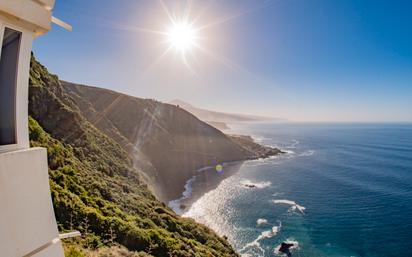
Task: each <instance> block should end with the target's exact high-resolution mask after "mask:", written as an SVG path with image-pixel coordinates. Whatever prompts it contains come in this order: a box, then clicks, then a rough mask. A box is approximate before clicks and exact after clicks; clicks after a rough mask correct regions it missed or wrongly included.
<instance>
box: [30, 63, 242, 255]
mask: <svg viewBox="0 0 412 257" xmlns="http://www.w3.org/2000/svg"><path fill="white" fill-rule="evenodd" d="M102 106H103V105H102ZM80 109H83V107H82V106H81V104H80V102H79V100H78V99H77V100H75V99H74V96H73V95H72V94H69V93H67V90H65V89H64V87H62V86H61V84H60V82H59V80H58V78H57V77H56V76H53V75H51V74H49V73H48V71H47V69H45V67H43V66H42V65H41V64H39V63H38V62H36V61H35V60H34V58H33V59H32V62H31V70H30V99H29V112H30V115H31V116H32V117H33V118H30V121H29V123H30V139H31V144H32V145H33V146H42V147H46V148H47V150H48V158H49V175H50V186H51V191H52V199H53V206H54V210H55V214H56V219H57V221H58V225H59V229H60V230H61V231H65V230H73V229H75V230H80V231H81V232H82V234H83V236H82V238H80V239H76V240H75V241H72V244H73V245H74V246H70V247H68V248H67V249H68V252H70V253H71V254H73V255H72V256H82V253H80V252H83V253H85V252H89V251H92V250H93V249H95V248H102V247H106V249H107V247H112V248H113V250H107V251H109V252H110V251H112V252H119V251H139V252H140V253H135V254H134V255H133V256H187V257H189V256H199V257H200V256H238V255H237V254H236V253H235V252H234V250H233V248H232V247H231V246H230V245H229V243H228V242H227V241H226V240H225V239H223V238H221V237H219V236H217V235H216V234H215V233H214V232H213V231H211V230H210V229H208V228H207V227H205V226H202V225H200V224H197V223H196V222H194V221H193V220H191V219H186V218H181V217H179V216H178V215H176V214H175V213H174V212H173V211H172V210H170V209H169V208H167V207H166V206H165V205H164V204H163V203H161V202H160V201H158V200H157V199H156V198H155V197H154V195H153V194H152V193H151V191H150V190H149V189H148V188H147V186H146V185H145V183H143V181H142V178H141V174H142V173H141V172H140V171H139V170H138V169H136V167H134V166H133V161H132V160H131V159H130V157H129V155H128V153H127V151H126V150H125V149H128V148H127V147H126V148H123V147H122V146H120V145H119V144H118V143H117V142H116V141H118V142H122V140H124V141H125V142H126V143H127V142H128V141H129V139H128V138H127V137H126V136H124V135H123V132H122V133H120V132H119V131H115V132H116V133H118V135H117V136H118V138H115V135H114V132H113V138H115V140H116V141H115V140H113V139H112V138H111V137H109V136H108V134H110V133H108V132H104V133H103V132H102V131H101V130H100V129H99V128H98V127H97V126H96V125H95V124H96V122H93V123H92V122H90V121H89V119H90V117H89V118H86V117H85V116H84V115H83V113H85V112H84V111H80ZM129 118H130V117H129ZM123 122H126V121H123ZM107 126H109V125H107ZM110 129H114V130H116V129H117V127H114V126H110ZM129 129H132V128H129ZM105 131H109V130H105ZM132 132H133V131H131V132H130V133H132ZM125 135H127V134H126V133H125ZM122 144H123V143H122ZM149 149H150V148H149ZM158 155H159V156H161V155H162V152H161V149H160V150H159V152H158ZM116 245H120V246H121V247H126V248H127V249H128V250H118V249H120V248H116V247H117V246H116ZM85 248H87V249H88V250H87V251H84V250H82V249H85ZM121 249H123V248H121ZM105 251H106V250H105ZM75 254H78V255H75ZM125 256H126V255H125ZM130 256H132V255H131V254H130Z"/></svg>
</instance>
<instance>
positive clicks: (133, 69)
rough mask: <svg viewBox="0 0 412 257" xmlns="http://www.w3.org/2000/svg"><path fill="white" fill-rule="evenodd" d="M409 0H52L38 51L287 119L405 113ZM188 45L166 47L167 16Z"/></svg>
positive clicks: (107, 79) (68, 73) (85, 76)
mask: <svg viewBox="0 0 412 257" xmlns="http://www.w3.org/2000/svg"><path fill="white" fill-rule="evenodd" d="M411 10H412V1H408V0H404V1H396V0H394V1H389V0H388V1H380V0H373V1H368V0H363V1H360V0H345V1H330V0H272V1H268V0H267V1H263V0H262V1H256V0H248V1H246V0H226V1H217V0H215V1H193V0H192V1H180V0H179V1H174V0H163V1H160V0H104V1H102V0H87V1H84V0H70V1H64V0H57V1H56V6H55V9H54V10H53V15H54V16H56V17H58V18H60V19H62V20H64V21H65V22H67V23H69V24H71V25H72V26H73V31H72V32H68V31H65V30H64V29H62V28H60V27H57V26H55V25H53V27H52V30H51V31H50V32H49V33H47V34H45V35H43V36H41V37H39V38H37V39H36V40H35V42H34V45H33V51H34V54H35V56H36V57H37V59H38V60H39V61H40V62H41V63H43V64H44V65H45V66H46V67H47V68H48V69H49V71H50V72H52V73H54V74H57V75H58V76H59V77H60V79H63V80H67V81H71V82H74V83H79V84H86V85H93V86H98V87H104V88H108V89H112V90H115V91H119V92H123V93H126V94H129V95H133V96H137V97H143V98H153V99H157V100H160V101H163V102H169V101H171V100H174V99H180V100H183V101H186V102H188V103H191V104H193V105H195V106H198V107H202V108H206V109H211V110H216V111H224V112H233V113H247V114H256V115H265V116H273V117H279V118H284V119H288V120H291V121H321V122H332V121H337V122H412V29H411V28H412V16H411V14H410V11H411ZM169 15H170V16H172V17H174V18H173V19H174V20H178V21H180V20H182V19H184V18H185V19H186V20H187V21H188V22H190V24H192V25H191V26H192V28H193V29H196V30H197V32H196V35H197V39H196V47H192V49H190V50H187V51H185V53H184V54H183V53H181V52H179V51H178V50H176V49H170V47H171V45H170V42H167V40H168V37H167V36H165V35H164V32H167V31H168V29H169V28H170V26H171V24H172V21H171V20H170V18H169Z"/></svg>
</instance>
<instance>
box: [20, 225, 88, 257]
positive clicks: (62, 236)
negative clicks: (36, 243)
mask: <svg viewBox="0 0 412 257" xmlns="http://www.w3.org/2000/svg"><path fill="white" fill-rule="evenodd" d="M77 236H81V234H80V232H79V231H73V232H69V233H64V234H60V235H59V237H56V238H54V239H52V240H51V241H49V242H47V243H45V244H43V245H41V246H40V247H37V248H36V249H34V250H33V251H31V252H29V253H28V254H25V255H23V256H22V257H31V256H33V255H35V254H37V253H39V252H41V251H43V250H44V249H46V248H48V247H50V246H52V245H54V244H57V243H58V242H60V240H62V239H66V238H72V237H77Z"/></svg>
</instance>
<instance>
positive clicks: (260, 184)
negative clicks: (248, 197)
mask: <svg viewBox="0 0 412 257" xmlns="http://www.w3.org/2000/svg"><path fill="white" fill-rule="evenodd" d="M240 184H241V185H242V186H244V187H250V188H259V189H262V188H266V187H270V186H271V185H272V182H270V181H264V182H252V181H250V180H242V181H241V182H240Z"/></svg>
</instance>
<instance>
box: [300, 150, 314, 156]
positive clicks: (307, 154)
mask: <svg viewBox="0 0 412 257" xmlns="http://www.w3.org/2000/svg"><path fill="white" fill-rule="evenodd" d="M314 153H315V151H314V150H308V151H305V152H303V153H301V154H299V156H312V155H313V154H314Z"/></svg>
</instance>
